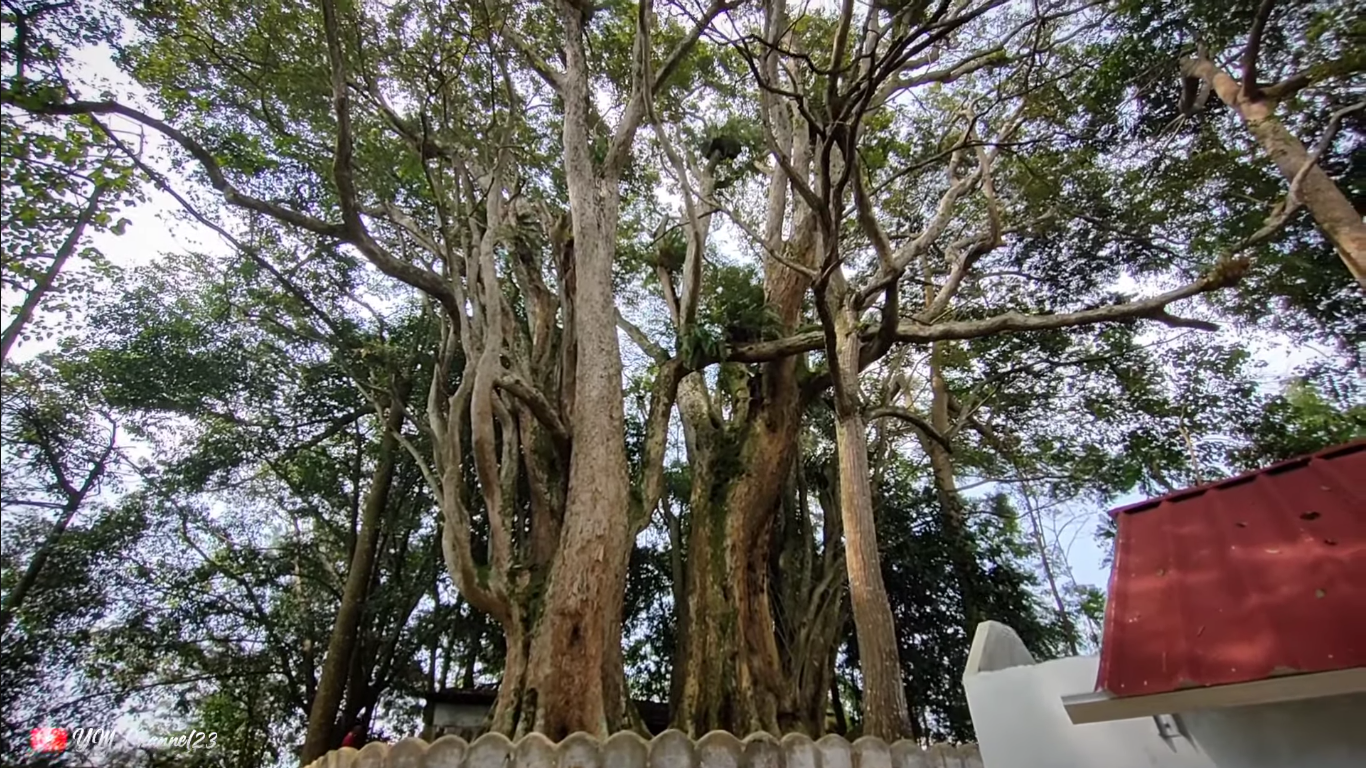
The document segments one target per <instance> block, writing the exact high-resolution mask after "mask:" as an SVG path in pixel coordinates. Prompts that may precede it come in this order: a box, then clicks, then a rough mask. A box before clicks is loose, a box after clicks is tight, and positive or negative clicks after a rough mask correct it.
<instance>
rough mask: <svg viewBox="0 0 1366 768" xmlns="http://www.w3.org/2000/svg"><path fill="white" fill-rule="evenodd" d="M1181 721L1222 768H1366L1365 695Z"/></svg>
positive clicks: (1208, 713) (1192, 715)
mask: <svg viewBox="0 0 1366 768" xmlns="http://www.w3.org/2000/svg"><path fill="white" fill-rule="evenodd" d="M1181 721H1182V723H1183V724H1184V726H1185V728H1186V730H1187V731H1188V732H1189V733H1190V735H1191V738H1193V739H1194V740H1195V743H1196V744H1197V745H1198V746H1199V747H1200V749H1201V750H1203V751H1204V752H1205V754H1207V755H1209V757H1210V759H1211V760H1212V761H1213V763H1214V765H1216V766H1218V768H1362V766H1366V694H1360V693H1357V694H1349V695H1344V696H1330V697H1327V698H1322V699H1309V700H1306V701H1288V702H1283V703H1278V704H1258V705H1255V706H1250V707H1230V708H1228V709H1206V710H1201V711H1198V712H1187V713H1185V714H1183V715H1181ZM987 766H988V768H990V766H991V763H987Z"/></svg>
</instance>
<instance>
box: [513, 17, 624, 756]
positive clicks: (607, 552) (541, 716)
mask: <svg viewBox="0 0 1366 768" xmlns="http://www.w3.org/2000/svg"><path fill="white" fill-rule="evenodd" d="M561 11H562V12H561V20H562V22H563V24H564V27H565V47H564V51H565V74H564V77H563V79H562V81H561V83H562V84H561V89H562V95H563V97H564V105H565V107H564V108H565V120H564V162H565V177H566V180H567V182H568V187H569V205H570V211H571V214H572V217H573V233H574V259H575V264H574V270H575V287H574V288H575V301H574V334H575V343H576V345H577V350H576V352H577V360H576V363H575V374H574V381H575V386H574V405H573V412H572V414H571V418H570V423H571V430H572V433H573V440H574V447H573V454H572V456H571V459H570V464H569V489H568V495H567V497H566V500H565V509H564V520H563V525H562V527H561V530H560V542H559V548H558V550H557V551H556V555H555V558H554V561H553V562H552V564H551V566H550V572H549V575H548V578H547V584H546V592H545V600H544V605H543V607H542V610H541V613H540V615H539V616H538V617H537V619H538V621H537V624H536V626H535V629H534V634H533V636H532V638H531V642H530V646H529V654H528V658H527V670H526V676H527V677H526V691H525V693H524V697H525V698H524V703H523V712H522V717H523V718H527V717H530V718H532V719H531V722H532V723H533V726H532V730H535V731H538V732H541V733H544V734H545V735H546V736H547V737H549V738H550V739H552V740H559V739H562V738H564V737H565V736H568V735H569V734H570V733H572V732H574V731H585V732H587V733H590V734H594V735H598V736H604V737H605V736H606V735H607V734H608V733H609V732H611V731H612V730H615V729H616V728H617V727H619V726H620V722H619V721H616V722H609V721H608V719H609V718H608V710H609V706H608V702H607V698H608V697H609V695H610V694H612V692H613V689H614V688H617V686H618V685H620V684H619V683H616V682H615V681H614V682H613V683H610V684H607V683H605V678H606V677H608V676H616V675H618V674H621V672H620V649H619V647H618V649H617V652H616V653H611V652H609V648H608V646H609V645H612V644H615V645H617V646H620V644H621V636H620V625H621V610H622V601H623V599H624V595H625V589H626V571H627V564H628V561H629V557H630V547H631V531H630V516H629V501H630V493H629V489H630V486H629V482H630V480H629V474H628V470H627V463H626V447H625V439H624V438H625V416H624V410H623V403H622V391H621V352H620V349H619V348H618V345H617V322H616V305H615V302H614V297H613V294H612V258H613V255H614V253H615V247H616V229H617V208H618V205H619V202H620V190H619V189H617V180H616V179H615V178H613V177H612V176H611V175H610V174H608V175H607V177H606V178H603V177H602V176H601V175H600V174H599V172H598V169H597V168H595V166H594V163H593V159H592V154H591V136H590V135H589V131H588V125H589V123H588V97H589V94H588V74H587V73H588V65H587V62H586V60H585V57H584V48H583V14H582V11H581V10H580V9H579V8H578V7H577V5H575V4H572V3H568V2H565V3H562V4H561ZM614 631H615V632H616V634H613V633H614ZM617 690H620V689H619V688H618V689H617ZM611 709H612V710H614V711H615V710H618V709H619V707H618V706H615V705H614V706H612V707H611ZM614 713H615V712H614Z"/></svg>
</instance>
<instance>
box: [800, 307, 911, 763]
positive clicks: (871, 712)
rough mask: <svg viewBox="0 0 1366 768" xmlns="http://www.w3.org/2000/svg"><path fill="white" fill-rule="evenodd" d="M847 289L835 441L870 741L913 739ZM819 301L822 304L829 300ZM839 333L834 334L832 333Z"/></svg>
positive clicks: (833, 317)
mask: <svg viewBox="0 0 1366 768" xmlns="http://www.w3.org/2000/svg"><path fill="white" fill-rule="evenodd" d="M840 288H842V286H832V287H831V288H829V289H827V290H829V292H830V294H831V295H832V296H831V301H830V304H829V305H827V306H829V307H830V311H829V312H828V313H827V316H826V318H824V320H825V321H826V322H827V323H830V324H833V326H834V327H833V329H830V328H827V338H830V337H831V336H833V341H834V347H835V348H834V350H833V352H834V354H833V355H832V358H833V362H834V363H835V364H834V365H833V366H832V369H833V370H832V376H833V378H834V386H835V442H836V449H837V450H838V453H839V467H840V476H839V488H840V493H839V498H840V515H841V517H842V519H843V521H844V539H845V562H846V563H847V565H848V568H849V598H850V603H851V605H852V607H853V614H854V625H855V626H856V627H857V630H858V649H859V665H860V668H861V671H862V672H863V735H865V736H877V737H879V738H881V739H884V740H886V741H888V742H891V741H894V740H896V739H900V738H904V737H908V736H910V734H911V727H910V712H909V709H908V707H907V706H906V689H905V686H904V685H903V684H902V681H901V661H900V658H899V653H898V649H897V641H896V624H895V623H894V621H893V620H892V608H891V604H890V603H889V602H888V599H887V588H886V586H885V585H884V583H883V581H882V567H881V564H880V563H879V561H878V551H877V529H876V525H875V523H874V520H873V494H872V488H871V486H870V481H871V473H870V471H869V468H868V429H867V425H866V424H864V421H863V412H862V410H861V407H860V402H859V392H858V372H859V348H860V343H859V326H858V318H857V317H856V316H855V315H854V313H853V312H852V311H850V310H848V309H846V308H845V306H844V301H843V300H842V298H843V297H842V295H841V294H843V293H844V291H843V290H840ZM824 299H825V297H824V296H818V298H817V301H822V300H824ZM832 331H833V333H832Z"/></svg>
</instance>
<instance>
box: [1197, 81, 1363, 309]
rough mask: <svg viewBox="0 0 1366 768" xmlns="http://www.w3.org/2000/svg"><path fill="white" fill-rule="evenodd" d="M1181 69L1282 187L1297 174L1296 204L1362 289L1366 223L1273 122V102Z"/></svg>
mask: <svg viewBox="0 0 1366 768" xmlns="http://www.w3.org/2000/svg"><path fill="white" fill-rule="evenodd" d="M1182 69H1183V70H1184V74H1186V75H1187V76H1188V77H1198V78H1202V79H1204V80H1205V81H1206V82H1208V83H1209V84H1210V86H1211V87H1212V88H1213V89H1214V92H1215V93H1216V94H1217V95H1218V96H1219V99H1220V100H1221V101H1223V102H1224V103H1225V104H1227V105H1228V106H1229V107H1231V108H1232V109H1233V111H1235V112H1237V113H1238V116H1239V117H1240V118H1242V120H1243V124H1244V125H1246V126H1247V129H1248V132H1250V133H1251V134H1252V135H1253V137H1254V138H1256V139H1257V141H1258V143H1260V144H1261V145H1262V149H1264V150H1266V153H1267V154H1268V155H1270V157H1271V161H1272V162H1274V163H1275V164H1276V167H1277V168H1278V169H1280V172H1281V175H1282V176H1284V177H1285V178H1286V180H1287V181H1288V182H1290V183H1292V184H1293V183H1294V181H1295V179H1296V178H1298V177H1301V174H1302V180H1301V181H1300V186H1299V189H1298V190H1297V192H1298V197H1299V199H1300V200H1301V201H1302V202H1303V203H1304V206H1305V207H1306V208H1308V209H1309V213H1310V215H1312V216H1313V217H1314V221H1316V222H1318V225H1319V227H1321V228H1322V229H1323V231H1324V233H1325V234H1327V235H1328V239H1329V240H1331V241H1332V242H1333V245H1335V246H1337V249H1338V255H1339V256H1341V257H1342V262H1343V263H1344V264H1346V265H1347V271H1349V272H1351V273H1352V276H1353V277H1355V278H1356V279H1357V282H1358V283H1360V284H1361V287H1362V288H1363V289H1366V222H1363V221H1362V217H1361V214H1360V213H1358V212H1357V209H1356V207H1355V206H1353V205H1352V203H1351V201H1350V200H1348V199H1347V196H1346V195H1344V194H1343V193H1342V190H1341V189H1338V186H1337V184H1334V183H1333V180H1332V179H1331V178H1329V177H1328V174H1326V173H1324V172H1323V169H1322V168H1320V167H1319V165H1318V162H1317V158H1311V157H1310V155H1309V151H1308V150H1307V149H1305V147H1304V145H1303V144H1301V143H1300V140H1299V139H1297V138H1295V136H1294V135H1293V134H1291V133H1290V131H1288V130H1286V128H1285V126H1284V125H1283V124H1282V123H1281V121H1280V120H1278V119H1276V116H1275V114H1273V111H1272V110H1273V109H1274V108H1275V106H1276V102H1275V101H1273V100H1271V99H1268V98H1266V97H1265V96H1263V95H1262V94H1260V93H1258V92H1256V89H1254V92H1253V93H1252V94H1251V95H1246V94H1244V92H1243V91H1244V89H1243V87H1242V84H1241V83H1239V82H1237V81H1236V80H1234V79H1233V78H1232V77H1230V76H1229V75H1228V73H1227V72H1224V71H1223V70H1221V69H1220V68H1219V67H1218V66H1216V65H1215V64H1214V63H1213V62H1210V61H1208V60H1205V59H1188V60H1186V61H1185V62H1183V63H1182ZM1306 166H1307V167H1306Z"/></svg>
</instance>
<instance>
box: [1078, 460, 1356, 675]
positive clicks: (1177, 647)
mask: <svg viewBox="0 0 1366 768" xmlns="http://www.w3.org/2000/svg"><path fill="white" fill-rule="evenodd" d="M1112 514H1114V515H1117V516H1118V523H1119V533H1118V537H1117V541H1116V545H1115V558H1114V566H1113V568H1112V571H1111V574H1110V599H1109V604H1108V606H1107V608H1106V612H1105V634H1104V637H1103V640H1102V643H1101V655H1100V674H1099V676H1098V679H1097V680H1096V689H1097V690H1101V691H1108V692H1109V693H1111V694H1112V695H1115V696H1143V695H1148V694H1155V693H1167V692H1170V691H1176V690H1180V689H1183V688H1191V687H1201V686H1211V685H1227V684H1230V683H1243V682H1251V681H1254V680H1262V679H1265V678H1268V677H1272V676H1276V675H1283V674H1296V673H1308V672H1327V671H1331V670H1337V669H1349V668H1352V667H1366V440H1359V441H1356V442H1353V443H1349V444H1347V445H1343V446H1338V447H1335V448H1331V449H1327V450H1324V451H1320V452H1319V453H1316V454H1314V455H1312V456H1307V457H1303V458H1300V459H1296V460H1293V461H1288V462H1284V463H1281V464H1276V465H1273V466H1270V467H1267V468H1266V469H1262V470H1259V471H1257V472H1250V473H1248V474H1245V475H1240V476H1238V477H1234V478H1230V479H1228V480H1224V481H1221V482H1218V483H1213V484H1210V485H1206V486H1202V487H1198V488H1192V489H1189V490H1186V491H1180V492H1178V493H1174V494H1171V495H1168V496H1164V497H1162V498H1158V499H1152V500H1149V501H1145V502H1143V503H1141V504H1134V505H1131V506H1128V507H1123V508H1121V509H1117V510H1115V511H1114V512H1112Z"/></svg>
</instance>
